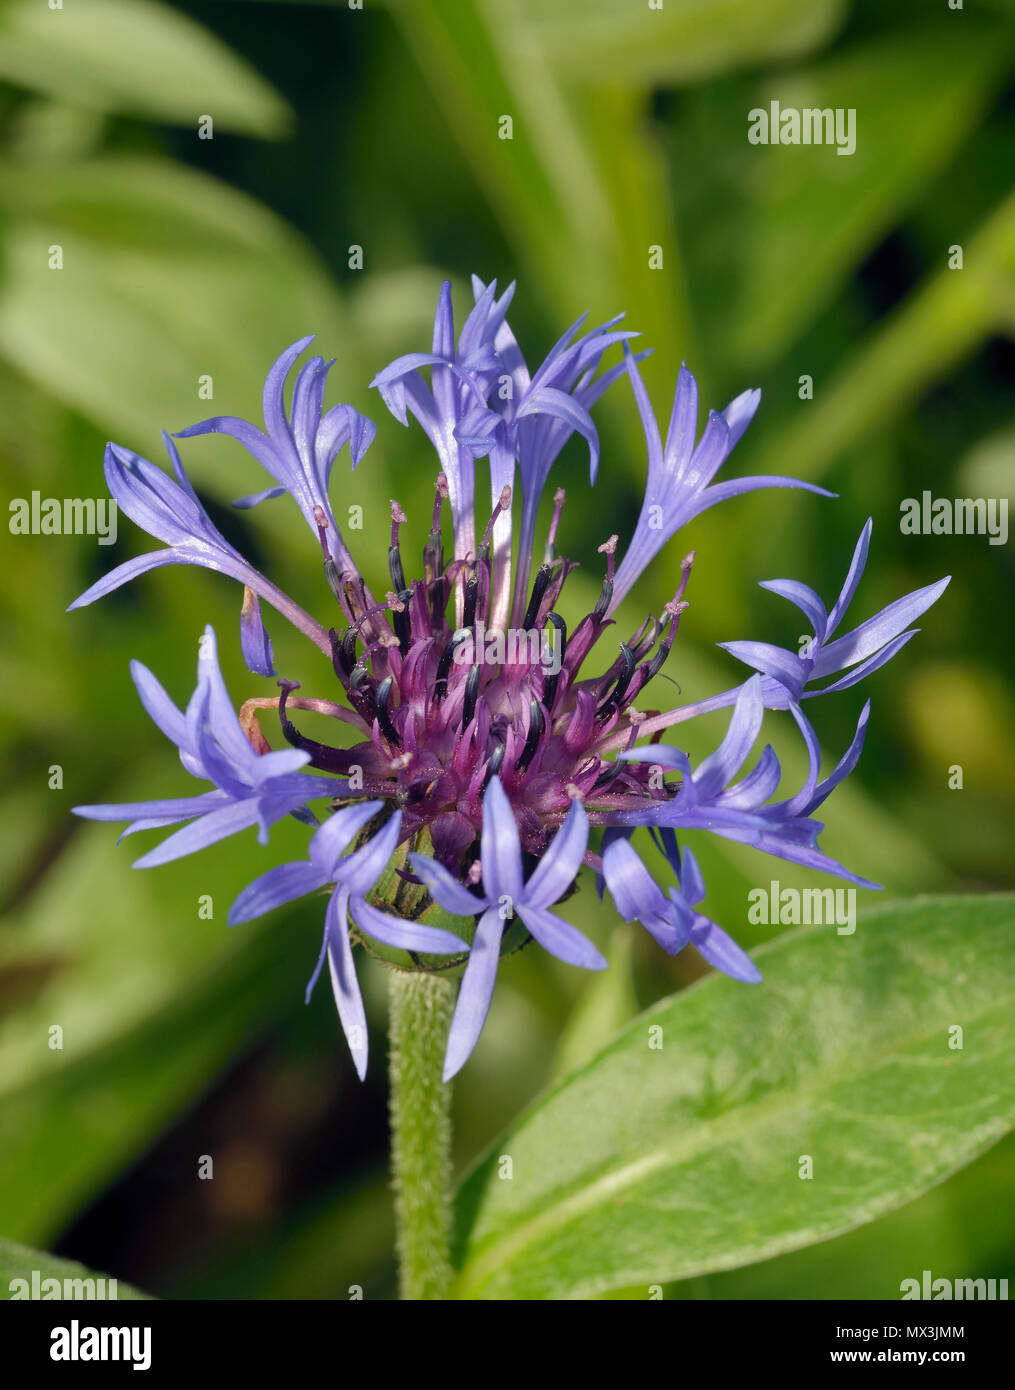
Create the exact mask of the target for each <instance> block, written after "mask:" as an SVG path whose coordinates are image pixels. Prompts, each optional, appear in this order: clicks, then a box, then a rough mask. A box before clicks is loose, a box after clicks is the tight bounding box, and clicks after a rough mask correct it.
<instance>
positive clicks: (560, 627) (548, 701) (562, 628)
mask: <svg viewBox="0 0 1015 1390" xmlns="http://www.w3.org/2000/svg"><path fill="white" fill-rule="evenodd" d="M546 621H547V622H548V623H550V624H551V625H552V626H553V628H554V629H555V631H556V632H557V636H558V639H559V658H560V667H559V668H558V669H557V670H556V671H551V672H550V673H549V674H548V675H546V676H545V677H544V680H543V700H542V703H543V704H544V705H545V706H546V711H547V713H548V714H551V715H552V714H553V702H554V700H556V698H557V686H558V684H559V683H560V671H561V669H563V665H564V653H565V652H566V650H567V623H565V621H564V619H563V618H562V617H561V616H560V614H559V613H547V615H546Z"/></svg>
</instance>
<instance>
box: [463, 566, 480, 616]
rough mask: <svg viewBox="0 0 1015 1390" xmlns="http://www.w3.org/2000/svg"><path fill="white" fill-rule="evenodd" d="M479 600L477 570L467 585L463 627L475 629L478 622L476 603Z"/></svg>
mask: <svg viewBox="0 0 1015 1390" xmlns="http://www.w3.org/2000/svg"><path fill="white" fill-rule="evenodd" d="M478 599H479V575H478V574H477V573H476V571H475V569H474V570H473V571H472V573H471V574H470V575H469V577H468V579H467V580H466V583H465V607H464V609H463V611H462V626H463V627H473V626H474V624H475V622H476V603H477V601H478Z"/></svg>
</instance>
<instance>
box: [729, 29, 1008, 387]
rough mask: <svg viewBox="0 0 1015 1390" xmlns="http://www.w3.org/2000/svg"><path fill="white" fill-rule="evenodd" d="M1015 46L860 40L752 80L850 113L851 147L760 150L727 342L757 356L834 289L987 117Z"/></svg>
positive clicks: (795, 99) (767, 91) (799, 100)
mask: <svg viewBox="0 0 1015 1390" xmlns="http://www.w3.org/2000/svg"><path fill="white" fill-rule="evenodd" d="M1010 49H1011V39H1010V37H1008V36H1007V35H1005V34H1004V33H1002V34H1000V35H998V34H983V33H976V34H971V35H959V36H956V35H954V34H950V33H949V34H945V35H942V36H940V37H939V36H931V35H925V36H923V37H922V38H919V39H914V36H913V35H912V34H908V33H907V34H906V36H905V37H904V38H903V39H902V40H900V39H898V38H896V37H894V36H892V37H891V38H888V39H884V38H879V39H877V40H876V41H874V42H872V43H869V44H864V45H862V46H858V47H856V48H854V49H853V50H851V51H848V52H846V53H843V54H841V55H837V56H836V57H835V58H834V59H831V60H829V61H828V62H825V63H822V64H821V65H820V66H818V67H814V68H811V69H798V70H794V71H792V72H789V73H786V74H783V75H780V76H779V77H778V78H775V79H773V78H772V77H769V78H768V79H767V80H766V82H765V84H764V85H763V86H761V87H759V88H758V89H757V90H756V92H755V94H754V96H755V100H754V102H753V103H752V105H757V106H758V107H759V108H761V109H763V110H765V111H767V110H768V108H769V102H771V101H773V100H778V101H779V102H780V104H781V106H782V107H783V108H786V107H793V108H796V109H802V108H808V107H817V108H819V109H831V110H838V109H844V110H848V109H853V110H855V111H856V112H857V118H856V149H855V151H854V153H853V154H850V155H845V156H842V157H840V155H839V154H838V153H837V151H836V150H835V148H834V147H830V146H828V145H811V146H779V145H771V146H769V147H768V148H764V149H760V150H758V149H755V150H753V151H752V152H751V153H752V159H753V160H756V161H757V162H758V164H759V167H758V169H757V170H756V171H755V173H756V180H755V182H756V183H757V185H758V186H759V195H758V200H757V206H756V208H755V209H754V211H753V213H752V215H751V216H750V217H749V218H748V226H747V227H746V228H745V233H746V234H745V236H744V243H743V244H744V248H745V253H746V256H747V264H746V265H745V266H744V267H743V284H744V289H745V293H744V298H743V300H742V301H741V302H740V303H739V304H738V306H737V310H736V313H735V316H734V322H733V325H732V327H733V341H732V343H731V344H730V347H731V349H732V350H733V351H734V352H735V353H737V354H740V355H742V356H743V357H744V358H745V359H747V360H750V361H752V362H758V361H764V362H766V363H767V362H769V361H771V360H772V359H777V358H778V357H779V355H780V353H781V352H782V351H783V349H784V347H785V345H786V343H787V342H788V341H791V340H792V338H793V337H794V335H795V334H797V333H799V332H800V330H801V329H802V328H803V327H805V326H806V325H807V323H808V322H810V321H811V320H812V319H813V318H814V317H815V316H816V315H817V313H818V312H819V311H820V310H821V309H823V308H824V307H825V305H826V304H827V303H828V301H829V300H831V299H833V298H834V296H835V294H836V293H837V292H838V290H839V288H840V285H841V281H842V280H843V278H844V277H845V275H846V274H847V272H848V271H849V270H850V269H851V268H852V267H853V266H854V265H855V264H856V262H857V261H858V260H859V259H860V258H861V257H862V256H863V255H864V254H866V252H867V251H868V250H869V249H870V248H871V247H872V246H873V245H874V244H875V243H876V242H877V240H878V238H879V237H881V236H883V235H884V234H885V232H886V231H887V230H888V229H889V228H890V227H892V226H893V225H894V224H895V222H896V221H897V220H898V216H899V213H900V211H901V210H902V209H904V208H905V207H906V206H907V205H908V204H909V202H910V201H911V200H912V198H913V196H914V195H915V194H917V193H918V192H919V191H920V190H921V189H922V188H923V187H924V185H925V184H926V182H927V180H928V179H929V178H930V177H931V176H932V175H933V174H934V173H936V172H937V171H938V170H939V169H941V168H942V167H943V166H944V165H945V164H947V162H948V161H949V160H950V159H951V158H952V156H953V155H954V153H955V150H956V149H957V148H958V146H959V145H960V144H961V143H962V141H963V140H964V139H965V138H966V136H967V135H968V134H969V131H970V130H971V129H972V128H973V126H974V125H975V124H976V123H977V122H978V120H979V119H980V117H981V116H982V113H983V109H984V107H986V106H987V105H988V103H989V101H990V99H991V97H992V95H993V91H994V88H995V87H996V85H997V83H998V81H999V80H1000V79H1001V78H1002V77H1003V74H1004V73H1005V71H1006V69H1007V67H1008V58H1009V53H1010Z"/></svg>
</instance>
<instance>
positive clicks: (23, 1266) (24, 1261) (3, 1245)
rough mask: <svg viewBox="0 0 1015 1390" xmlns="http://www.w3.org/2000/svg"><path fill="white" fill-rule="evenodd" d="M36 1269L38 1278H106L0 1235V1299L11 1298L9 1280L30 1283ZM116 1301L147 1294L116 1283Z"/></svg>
mask: <svg viewBox="0 0 1015 1390" xmlns="http://www.w3.org/2000/svg"><path fill="white" fill-rule="evenodd" d="M36 1270H38V1272H39V1277H40V1279H60V1280H63V1279H101V1278H106V1277H107V1276H105V1275H97V1274H96V1273H95V1271H94V1270H91V1269H85V1267H84V1265H79V1264H76V1263H75V1262H74V1261H73V1260H58V1259H57V1258H56V1256H55V1255H49V1254H47V1253H46V1252H45V1251H43V1250H29V1248H28V1246H27V1245H17V1244H16V1243H15V1242H14V1241H13V1240H7V1239H6V1238H5V1237H4V1236H0V1299H10V1297H11V1289H10V1284H11V1280H12V1279H27V1280H28V1281H29V1283H31V1280H32V1275H33V1274H34V1272H35V1271H36ZM116 1297H117V1301H118V1302H120V1301H123V1302H128V1301H131V1302H132V1301H136V1300H139V1299H147V1298H148V1295H147V1294H145V1293H139V1292H138V1291H137V1289H132V1288H131V1287H130V1285H129V1284H123V1283H121V1282H120V1281H119V1280H117V1283H116Z"/></svg>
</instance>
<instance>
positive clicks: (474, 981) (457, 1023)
mask: <svg viewBox="0 0 1015 1390" xmlns="http://www.w3.org/2000/svg"><path fill="white" fill-rule="evenodd" d="M490 785H491V786H493V785H494V784H493V782H491V784H490ZM503 933H504V921H503V919H502V918H501V916H500V913H499V911H498V910H497V908H488V909H487V911H486V912H484V913H483V915H482V917H481V918H480V919H479V923H478V925H477V927H476V934H475V936H474V937H473V941H472V946H471V948H470V950H469V962H468V964H467V965H466V967H465V974H464V975H463V976H462V983H461V985H460V987H459V990H458V1002H457V1004H456V1005H455V1012H454V1017H453V1018H452V1020H451V1030H450V1032H449V1034H448V1047H447V1053H446V1055H445V1058H444V1080H445V1081H450V1080H451V1078H452V1077H453V1076H454V1075H455V1074H456V1073H457V1072H459V1071H461V1069H462V1067H463V1066H464V1065H465V1063H466V1062H467V1061H468V1060H469V1057H470V1056H471V1054H472V1049H473V1048H474V1047H475V1046H476V1043H477V1042H478V1040H479V1035H480V1033H481V1032H482V1031H483V1024H484V1023H485V1022H486V1016H487V1014H488V1013H489V1011H490V1000H491V998H492V997H493V986H494V982H495V980H496V978H497V962H498V960H499V958H500V941H501V936H502V935H503Z"/></svg>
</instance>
